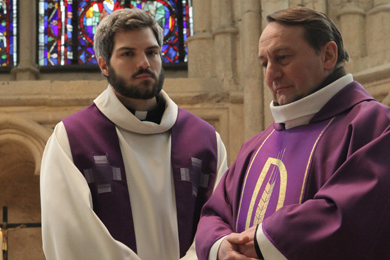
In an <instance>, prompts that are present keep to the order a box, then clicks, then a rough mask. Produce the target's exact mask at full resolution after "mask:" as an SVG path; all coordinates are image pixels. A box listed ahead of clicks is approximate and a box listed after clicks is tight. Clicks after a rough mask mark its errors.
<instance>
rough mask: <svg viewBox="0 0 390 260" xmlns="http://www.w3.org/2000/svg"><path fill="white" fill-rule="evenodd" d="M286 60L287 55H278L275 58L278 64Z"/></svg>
mask: <svg viewBox="0 0 390 260" xmlns="http://www.w3.org/2000/svg"><path fill="white" fill-rule="evenodd" d="M287 59H288V56H287V55H280V56H278V57H277V60H278V61H279V62H286V61H287Z"/></svg>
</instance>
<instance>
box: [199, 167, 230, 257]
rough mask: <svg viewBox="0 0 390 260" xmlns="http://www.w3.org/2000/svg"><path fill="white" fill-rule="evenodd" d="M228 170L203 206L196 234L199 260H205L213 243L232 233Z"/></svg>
mask: <svg viewBox="0 0 390 260" xmlns="http://www.w3.org/2000/svg"><path fill="white" fill-rule="evenodd" d="M229 176H230V175H229V170H228V171H227V172H226V173H225V174H224V176H223V177H222V179H221V181H220V182H219V184H218V186H217V188H216V189H215V191H214V193H213V195H212V196H211V198H210V199H209V200H208V202H207V203H206V204H205V205H204V207H203V209H202V215H201V218H200V221H199V224H198V229H197V233H196V242H195V245H196V253H197V255H198V258H199V260H207V258H208V255H209V252H210V249H211V247H212V246H213V244H214V242H215V241H216V240H218V239H219V238H221V237H222V236H224V235H227V234H230V233H232V232H233V230H232V224H233V216H232V205H231V203H230V201H231V198H229V196H227V195H226V194H229V193H226V187H227V182H228V179H229V178H228V177H229Z"/></svg>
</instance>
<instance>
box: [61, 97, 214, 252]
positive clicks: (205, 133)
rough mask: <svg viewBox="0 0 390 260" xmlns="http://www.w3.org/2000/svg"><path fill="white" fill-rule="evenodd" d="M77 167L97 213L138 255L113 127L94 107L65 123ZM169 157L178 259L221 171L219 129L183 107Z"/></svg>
mask: <svg viewBox="0 0 390 260" xmlns="http://www.w3.org/2000/svg"><path fill="white" fill-rule="evenodd" d="M63 122H64V125H65V128H66V131H67V134H68V138H69V143H70V147H71V151H72V157H73V161H74V163H75V165H76V166H77V168H78V169H79V170H80V172H81V173H83V175H84V177H85V179H86V180H87V182H88V184H89V187H90V190H91V194H92V200H93V210H94V211H95V213H96V214H97V215H98V216H99V218H100V219H101V221H102V222H103V223H104V225H105V226H106V227H107V229H108V230H109V231H110V233H111V235H112V236H113V237H114V238H115V239H117V240H119V241H121V242H122V243H124V244H126V245H127V246H128V247H130V248H131V249H132V250H133V251H134V252H137V249H136V248H137V247H136V237H135V233H134V226H133V220H132V213H131V205H130V197H129V192H128V187H127V182H126V173H125V168H124V163H123V158H122V154H121V151H120V146H119V140H118V136H117V133H116V128H115V124H114V123H112V122H111V121H110V120H109V119H108V118H107V117H105V116H104V115H103V114H102V113H101V112H100V111H99V109H98V108H97V107H96V105H95V104H92V105H90V106H89V107H87V108H85V109H83V110H81V111H79V112H77V113H76V114H73V115H71V116H69V117H67V118H65V119H64V120H63ZM171 158H172V161H171V163H172V169H173V179H174V187H175V196H176V206H177V220H178V232H179V241H180V256H181V257H182V256H184V255H185V253H186V252H187V250H188V249H189V247H190V246H191V244H192V242H193V238H194V236H195V232H196V226H197V223H198V220H199V217H200V211H201V208H202V206H203V204H204V203H205V202H206V200H207V199H208V198H209V197H210V195H211V193H212V190H213V187H214V182H215V178H216V171H217V141H216V134H215V129H214V128H213V127H212V126H211V125H210V124H208V123H207V122H205V121H203V120H202V119H200V118H199V117H196V116H194V115H193V114H191V113H189V112H188V111H186V110H184V109H181V108H179V111H178V118H177V120H176V122H175V124H174V126H173V127H172V129H171Z"/></svg>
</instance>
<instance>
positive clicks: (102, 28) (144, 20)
mask: <svg viewBox="0 0 390 260" xmlns="http://www.w3.org/2000/svg"><path fill="white" fill-rule="evenodd" d="M143 28H151V29H152V31H153V34H154V36H155V37H156V39H157V42H158V45H159V46H160V47H161V46H162V44H163V31H162V28H161V27H160V26H159V25H158V24H157V22H156V21H155V20H154V19H153V17H152V16H151V15H149V14H148V13H146V12H145V11H143V10H140V9H137V8H133V9H120V10H116V11H114V12H112V13H111V14H110V15H108V16H107V17H104V18H103V19H102V21H101V22H100V24H99V26H98V27H97V30H96V33H95V37H94V44H93V49H94V50H95V56H96V58H99V57H100V56H102V57H103V59H104V60H105V61H106V62H107V63H108V64H109V63H110V59H111V55H112V49H113V48H114V35H115V33H116V32H121V31H131V30H136V29H143Z"/></svg>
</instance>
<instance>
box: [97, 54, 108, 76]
mask: <svg viewBox="0 0 390 260" xmlns="http://www.w3.org/2000/svg"><path fill="white" fill-rule="evenodd" d="M98 64H99V67H100V70H101V71H102V73H103V74H104V75H105V76H106V77H108V64H107V62H106V60H105V59H103V57H102V56H100V57H99V58H98Z"/></svg>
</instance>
